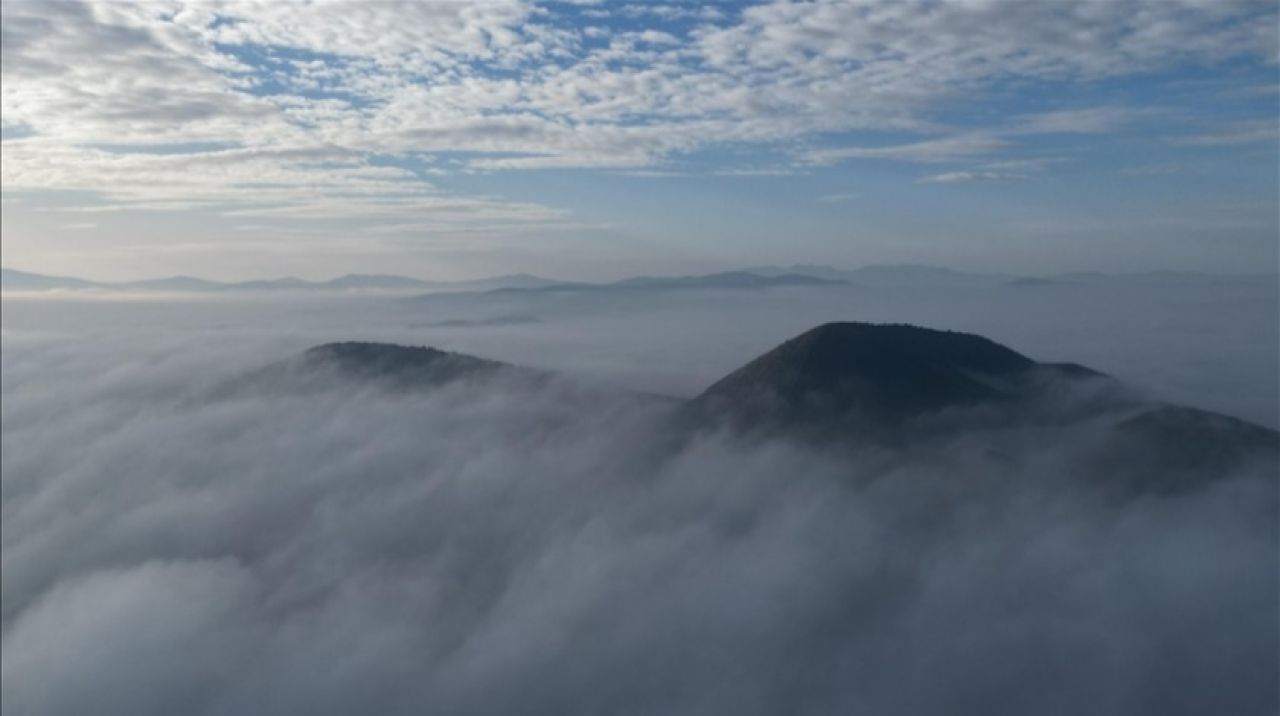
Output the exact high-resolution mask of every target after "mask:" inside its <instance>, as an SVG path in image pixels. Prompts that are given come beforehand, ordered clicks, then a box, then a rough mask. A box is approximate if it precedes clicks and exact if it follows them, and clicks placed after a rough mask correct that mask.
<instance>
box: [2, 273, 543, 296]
mask: <svg viewBox="0 0 1280 716" xmlns="http://www.w3.org/2000/svg"><path fill="white" fill-rule="evenodd" d="M558 283H559V282H557V281H553V280H551V279H546V278H541V277H539V276H533V275H530V274H510V275H505V276H493V277H491V278H483V279H475V280H470V281H426V280H423V279H417V278H409V277H407V276H391V275H382V274H346V275H345V276H339V277H337V278H333V279H329V280H328V281H307V280H305V279H300V278H294V277H291V276H290V277H284V278H277V279H266V280H258V281H235V282H223V281H210V280H208V279H202V278H194V277H192V276H172V277H169V278H158V279H147V280H142V281H89V280H86V279H82V278H73V277H69V276H45V275H43V274H38V273H30V272H27V271H18V270H16V269H9V268H6V269H0V288H3V289H4V290H6V291H77V290H97V291H154V292H168V293H197V292H198V293H209V292H237V291H240V292H263V291H337V292H341V291H350V292H387V293H391V292H397V293H406V292H417V291H430V290H438V289H448V290H456V291H489V290H493V289H500V288H536V287H539V286H548V285H553V284H558Z"/></svg>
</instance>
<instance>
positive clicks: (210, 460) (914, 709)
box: [0, 304, 1277, 716]
mask: <svg viewBox="0 0 1280 716" xmlns="http://www.w3.org/2000/svg"><path fill="white" fill-rule="evenodd" d="M256 308H257V309H260V310H254V311H253V314H254V316H256V317H260V318H261V320H263V321H265V323H264V324H263V325H270V324H271V323H272V322H274V321H275V320H278V319H279V318H280V316H281V314H280V313H278V310H279V306H274V307H273V305H272V304H261V305H259V306H257V307H256ZM320 308H322V307H321V306H318V305H317V304H309V305H308V306H307V307H306V308H304V309H302V310H300V311H299V312H298V313H297V314H296V318H298V319H299V321H290V322H289V326H290V331H292V333H291V334H290V335H282V333H281V332H280V331H277V330H269V331H259V330H257V329H255V328H254V327H253V326H252V325H251V323H252V321H253V320H255V319H254V318H253V317H250V323H249V324H246V323H242V324H240V325H241V326H242V327H241V328H238V329H227V328H223V329H220V330H219V331H217V334H216V335H215V334H202V333H201V332H200V331H195V330H192V331H191V333H189V334H185V335H183V334H178V333H173V332H167V331H160V332H155V331H154V324H152V325H153V328H152V329H145V328H142V326H143V325H145V323H146V321H147V320H148V319H147V317H146V316H147V314H146V311H147V310H148V309H147V308H146V307H136V308H135V309H134V311H137V312H138V313H136V314H134V319H132V320H141V321H143V323H141V324H135V330H133V331H131V332H130V333H129V335H127V336H126V335H120V334H118V333H115V332H111V331H108V332H104V333H102V334H99V335H98V336H96V337H93V336H85V335H77V336H61V337H58V336H51V335H48V334H41V333H28V332H25V331H23V332H20V333H18V334H16V335H15V334H13V333H12V332H11V328H10V326H9V325H6V331H9V332H7V333H6V346H5V352H4V355H3V360H4V368H5V370H4V373H3V376H4V400H3V402H2V404H0V409H2V410H3V411H4V422H5V431H4V434H3V438H2V439H3V448H4V449H3V450H2V451H0V460H3V473H2V474H3V480H4V492H3V495H4V510H5V519H4V521H3V524H2V525H0V529H2V530H3V536H4V545H5V546H4V558H5V559H4V579H3V580H2V581H0V588H2V589H3V595H4V599H3V623H4V631H3V634H4V637H3V639H4V642H3V648H4V655H5V658H4V660H3V662H2V663H0V678H2V679H3V681H2V684H3V690H2V691H0V693H2V694H3V701H4V707H5V709H6V710H10V711H15V712H19V713H21V712H34V713H42V714H50V716H57V715H58V714H63V713H67V714H70V713H84V712H85V711H93V712H95V713H104V714H115V713H121V714H123V713H130V714H135V715H144V714H149V713H156V714H160V713H176V712H183V713H189V712H193V711H206V712H212V713H242V712H246V711H253V712H256V713H298V712H307V713H317V714H330V713H333V714H336V713H357V712H359V713H370V712H377V713H387V714H398V713H406V714H407V713H421V712H423V711H441V712H450V713H478V714H479V713H510V712H513V711H521V712H532V713H564V712H580V711H590V712H610V713H617V712H622V711H627V712H631V713H673V712H681V713H726V712H734V713H749V714H751V713H759V714H764V713H775V712H777V711H778V710H788V711H792V712H797V713H834V712H839V713H846V712H853V711H868V712H876V713H884V712H889V711H893V710H905V711H909V712H911V713H917V714H932V713H937V714H942V713H947V714H954V713H975V714H977V713H982V714H989V713H1030V712H1043V711H1045V710H1051V709H1066V710H1070V711H1076V710H1089V711H1090V712H1092V713H1100V714H1122V713H1123V714H1132V713H1151V714H1157V713H1158V714H1169V713H1175V714H1176V713H1199V712H1204V711H1206V710H1211V711H1223V712H1231V713H1268V712H1271V711H1274V709H1275V705H1276V702H1275V698H1276V694H1275V690H1274V674H1275V666H1276V658H1277V657H1276V649H1275V646H1276V633H1277V631H1276V628H1275V627H1276V615H1275V610H1274V605H1275V598H1276V589H1275V584H1276V580H1275V579H1272V578H1267V577H1268V576H1274V575H1275V570H1276V565H1275V560H1274V537H1275V490H1274V484H1273V480H1272V479H1271V476H1270V475H1269V474H1267V475H1262V476H1258V475H1252V476H1251V475H1248V474H1241V475H1239V476H1237V477H1236V478H1234V479H1232V478H1230V476H1223V479H1221V480H1220V481H1219V482H1217V483H1216V484H1215V485H1214V486H1212V487H1209V488H1207V489H1205V490H1202V491H1198V492H1193V493H1190V494H1182V495H1173V496H1151V497H1148V498H1145V499H1139V500H1132V501H1123V500H1122V501H1113V500H1110V499H1105V498H1104V497H1103V496H1102V495H1101V493H1098V492H1094V491H1091V490H1089V489H1087V488H1082V487H1081V483H1080V481H1079V476H1078V475H1076V474H1073V472H1072V469H1071V468H1072V466H1073V465H1074V463H1073V460H1075V459H1076V457H1077V456H1078V455H1079V454H1081V453H1082V452H1084V451H1087V450H1088V447H1089V445H1091V444H1092V441H1093V440H1095V439H1096V437H1097V436H1096V435H1095V434H1094V432H1093V430H1092V429H1091V428H1086V429H1083V430H1081V431H1078V432H1072V431H1067V432H1062V433H1058V432H1044V431H1039V430H1026V431H1014V432H1013V433H1012V434H1007V433H999V432H997V433H991V434H982V435H979V436H977V437H975V438H974V440H973V441H971V442H970V441H959V442H956V443H947V444H937V445H928V446H926V445H920V446H916V447H917V448H918V450H919V451H918V452H914V453H911V454H907V455H900V454H892V453H885V454H882V453H875V454H870V453H859V454H854V455H850V454H844V453H841V452H838V451H836V452H832V451H825V450H819V449H815V448H814V447H813V446H812V445H807V444H800V443H793V442H791V441H788V440H783V439H774V440H758V439H757V440H741V439H737V438H735V437H733V436H731V435H725V434H717V433H705V434H700V435H696V436H693V437H692V438H691V439H688V440H684V441H674V442H673V441H672V440H671V439H670V438H671V435H670V433H668V432H667V431H666V430H665V428H664V425H665V424H666V423H665V420H666V418H667V411H668V410H669V407H668V406H667V405H666V404H665V403H663V402H662V401H655V400H652V399H646V398H639V397H636V396H630V395H625V394H621V393H618V392H614V391H611V390H607V389H601V388H599V387H598V386H597V387H590V386H584V385H581V384H577V383H574V382H572V381H566V380H558V381H551V382H549V383H546V382H542V383H537V384H527V383H523V382H520V381H511V382H504V381H497V382H491V383H485V382H479V383H472V384H455V385H453V386H451V387H447V388H444V389H442V390H438V391H435V392H430V393H412V392H403V391H386V390H380V389H378V388H376V387H371V386H368V385H359V384H351V383H347V382H344V381H342V380H340V379H334V378H329V379H320V380H318V381H314V382H312V383H311V388H312V389H311V390H309V391H307V392H295V391H288V390H280V391H279V392H274V391H273V390H272V388H278V387H279V386H268V387H267V388H266V390H265V391H262V392H253V393H231V394H228V393H226V392H225V391H222V390H220V386H221V385H222V381H223V380H225V379H226V378H229V377H234V376H236V375H240V374H242V373H243V372H244V371H247V370H249V369H251V368H254V367H257V366H259V365H262V364H263V363H266V362H270V361H272V360H275V359H277V358H280V357H282V356H285V355H289V354H290V353H291V350H292V349H291V348H290V346H291V345H292V346H294V347H296V346H297V345H298V344H301V345H305V344H306V342H307V341H308V340H311V339H313V338H314V334H315V333H317V332H318V333H328V332H334V331H344V330H345V331H350V325H353V324H352V323H351V322H350V321H349V319H350V315H359V316H362V317H363V319H364V320H362V322H361V324H360V325H362V327H363V328H362V330H366V331H369V330H372V331H377V330H383V329H385V328H386V327H387V326H390V325H401V326H403V322H402V321H401V320H400V318H401V317H400V316H380V317H379V316H377V315H371V314H370V312H369V304H361V305H360V306H359V307H351V306H348V307H347V308H338V307H335V308H330V309H328V310H327V311H322V310H318V309H320ZM330 311H331V312H330ZM344 312H353V313H352V314H350V315H348V314H347V313H344ZM418 314H419V317H420V312H418ZM116 315H117V316H119V315H121V314H119V313H116ZM268 316H271V317H272V318H270V319H268ZM8 318H9V317H8V316H6V319H7V320H8ZM369 319H374V321H375V322H383V323H381V326H382V327H381V328H378V327H375V325H374V324H373V323H371V322H370V321H369ZM90 320H91V321H92V318H91V317H90ZM184 320H186V319H185V318H184ZM552 320H553V321H554V320H559V319H558V318H553V319H552ZM162 322H163V320H162ZM535 325H536V326H537V327H538V329H539V330H542V329H543V328H544V327H545V326H546V325H547V324H546V323H545V322H544V323H538V324H535ZM635 328H636V327H635V325H634V324H629V325H628V328H627V330H626V331H625V332H627V333H634V332H635ZM686 328H687V326H686ZM400 330H403V328H401V329H400ZM475 330H481V329H475ZM484 330H497V329H484ZM508 330H513V331H514V330H526V331H527V330H531V329H530V328H529V326H527V325H523V326H521V325H517V326H513V327H511V328H509V329H508ZM467 333H468V335H470V331H468V332H467ZM615 337H616V336H615ZM602 338H604V337H603V336H602ZM475 340H483V338H482V337H480V338H476V339H475ZM655 348H657V347H655ZM663 348H665V346H663ZM566 352H570V353H571V352H573V351H566ZM668 352H669V351H668ZM677 353H678V352H677ZM1169 674H1189V675H1194V678H1191V677H1187V678H1177V679H1171V678H1169V677H1168V675H1169ZM317 675H322V676H323V678H317Z"/></svg>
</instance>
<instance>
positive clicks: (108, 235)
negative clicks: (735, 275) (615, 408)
mask: <svg viewBox="0 0 1280 716" xmlns="http://www.w3.org/2000/svg"><path fill="white" fill-rule="evenodd" d="M3 32H4V38H3V39H4V42H3V53H4V54H3V92H2V102H3V103H2V105H0V110H2V116H3V130H4V132H3V153H2V157H3V176H2V178H3V187H4V192H3V205H2V207H3V217H2V218H3V229H4V242H3V262H4V264H5V265H6V266H11V267H17V268H23V269H27V270H34V271H41V272H45V273H64V274H77V275H86V276H91V277H94V278H105V279H129V278H139V277H144V276H156V275H163V274H173V273H183V274H196V275H203V276H209V277H214V278H251V277H263V276H274V275H283V274H294V275H301V276H306V277H323V276H330V275H335V274H341V273H346V272H353V271H354V272H390V273H403V274H411V275H418V276H424V277H431V278H464V277H472V276H478V275H484V274H494V273H503V272H509V271H532V272H536V273H543V274H548V275H553V276H562V277H581V278H611V277H619V276H624V275H630V274H637V273H680V272H695V271H704V270H718V269H724V268H731V267H737V266H744V265H752V264H764V263H796V262H799V263H831V264H836V265H845V266H852V265H861V264H869V263H927V264H936V265H945V266H954V267H959V268H965V269H976V270H998V271H1013V272H1020V273H1032V274H1041V273H1054V272H1058V271H1073V270H1114V271H1142V270H1169V269H1172V270H1205V271H1222V272H1236V271H1273V270H1275V268H1276V260H1277V253H1276V251H1277V249H1276V243H1277V239H1276V236H1277V213H1278V206H1277V192H1278V187H1277V175H1278V169H1280V167H1278V163H1277V129H1276V126H1277V124H1276V122H1277V120H1276V112H1277V102H1278V101H1280V97H1278V96H1277V86H1278V84H1277V74H1276V72H1277V65H1276V59H1277V52H1278V50H1277V44H1278V40H1277V33H1278V31H1277V11H1276V4H1275V3H1274V2H1270V1H1265V2H1229V1H1218V2H1191V1H1186V2H1184V1H1182V0H1153V1H1151V2H1130V1H1127V0H1101V1H1099V2H1083V3H1059V2H1053V1H1044V2H1039V1H1033V0H969V1H966V2H935V1H932V0H930V1H927V2H925V1H921V2H909V1H906V0H893V1H892V2H875V1H862V2H839V3H834V2H833V3H825V2H815V3H803V4H772V3H770V4H754V3H752V4H746V3H741V4H729V3H715V4H709V5H695V4H683V3H682V4H671V5H664V4H623V3H602V4H594V5H593V4H585V5H579V4H542V5H536V4H524V3H496V2H485V3H471V4H463V3H421V2H414V3H390V2H378V3H359V4H357V3H342V2H325V3H300V2H298V3H291V2H277V3H248V2H233V3H219V2H206V3H184V2H158V3H145V4H127V3H91V4H79V3H71V2H53V3H35V2H19V3H6V4H5V5H4V8H3Z"/></svg>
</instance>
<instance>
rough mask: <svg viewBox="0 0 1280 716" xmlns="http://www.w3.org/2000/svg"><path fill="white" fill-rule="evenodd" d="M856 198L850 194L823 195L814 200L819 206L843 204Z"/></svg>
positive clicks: (855, 195) (856, 196)
mask: <svg viewBox="0 0 1280 716" xmlns="http://www.w3.org/2000/svg"><path fill="white" fill-rule="evenodd" d="M856 198H858V195H857V194H855V193H852V192H849V193H845V194H824V195H822V196H819V197H817V198H815V199H814V201H816V202H818V203H819V204H844V203H847V202H850V201H853V200H854V199H856Z"/></svg>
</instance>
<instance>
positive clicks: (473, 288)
mask: <svg viewBox="0 0 1280 716" xmlns="http://www.w3.org/2000/svg"><path fill="white" fill-rule="evenodd" d="M1116 280H1122V281H1125V282H1127V283H1133V284H1143V285H1178V284H1185V283H1187V282H1221V281H1240V280H1263V281H1272V282H1274V281H1276V280H1277V277H1276V275H1275V274H1256V275H1242V276H1218V275H1213V274H1197V273H1179V272H1148V273H1130V274H1102V273H1068V274H1060V275H1057V276H1051V277H1019V276H1012V275H1007V274H985V273H970V272H965V271H956V270H952V269H945V268H938V267H933V266H915V265H895V266H864V267H862V268H857V269H849V270H846V269H838V268H833V267H831V266H815V265H809V264H796V265H794V266H785V267H784V266H755V267H751V268H747V269H743V270H740V271H725V272H719V273H710V274H697V275H690V276H637V277H635V278H628V279H624V280H621V281H613V282H606V283H591V282H580V281H558V280H555V279H549V278H543V277H541V276H534V275H532V274H527V273H518V274H509V275H503V276H493V277H490V278H482V279H474V280H468V281H428V280H424V279H417V278H410V277H407V276H394V275H384V274H347V275H345V276H339V277H337V278H333V279H329V280H327V281H307V280H305V279H300V278H294V277H284V278H277V279H265V280H256V281H236V282H223V281H210V280H208V279H202V278H195V277H192V276H172V277H169V278H158V279H147V280H141V281H114V282H113V281H90V280H87V279H82V278H74V277H70V276H46V275H43V274H37V273H30V272H27V271H18V270H16V269H9V268H5V269H0V288H2V289H3V290H5V291H12V292H38V291H125V292H157V293H216V292H246V293H252V292H324V291H328V292H352V293H357V292H364V293H399V294H413V293H433V294H439V293H474V292H486V291H501V292H510V293H519V292H542V293H552V292H583V291H611V292H625V291H673V290H688V289H731V290H753V289H767V288H776V287H786V286H798V287H805V286H808V287H823V286H841V285H858V286H901V287H918V288H923V287H934V288H964V287H974V288H979V287H995V286H1008V287H1015V288H1028V289H1032V288H1040V287H1053V286H1072V285H1089V284H1097V283H1104V282H1108V281H1116Z"/></svg>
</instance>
